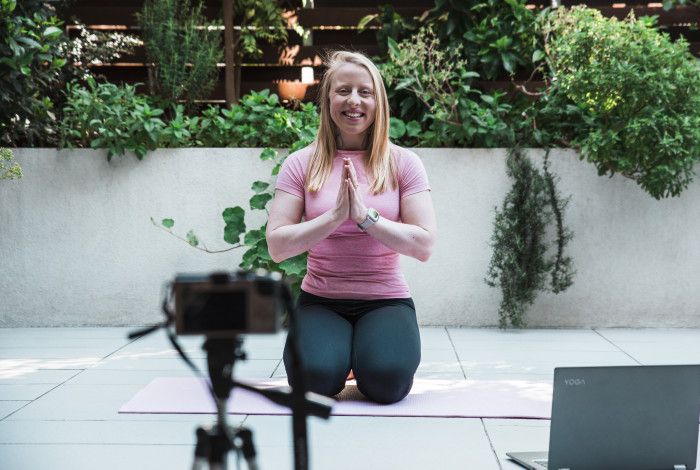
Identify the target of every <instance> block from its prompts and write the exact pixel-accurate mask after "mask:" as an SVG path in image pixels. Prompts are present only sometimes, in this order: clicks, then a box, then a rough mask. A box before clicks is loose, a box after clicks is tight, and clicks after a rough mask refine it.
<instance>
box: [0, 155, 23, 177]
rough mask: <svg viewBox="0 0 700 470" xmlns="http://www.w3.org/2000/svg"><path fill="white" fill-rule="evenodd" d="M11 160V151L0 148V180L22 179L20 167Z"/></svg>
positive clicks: (12, 157)
mask: <svg viewBox="0 0 700 470" xmlns="http://www.w3.org/2000/svg"><path fill="white" fill-rule="evenodd" d="M13 159H14V155H12V150H10V149H7V148H1V147H0V180H13V179H17V178H21V177H22V167H20V166H19V163H17V162H15V161H13ZM6 162H7V163H6Z"/></svg>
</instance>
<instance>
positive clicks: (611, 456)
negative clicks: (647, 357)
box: [548, 365, 700, 470]
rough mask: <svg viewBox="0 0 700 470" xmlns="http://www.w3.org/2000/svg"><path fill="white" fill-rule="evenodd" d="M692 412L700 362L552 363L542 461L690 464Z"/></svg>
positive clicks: (639, 467)
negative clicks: (546, 446)
mask: <svg viewBox="0 0 700 470" xmlns="http://www.w3.org/2000/svg"><path fill="white" fill-rule="evenodd" d="M699 416H700V365H673V366H620V367H560V368H556V369H555V370H554V396H553V399H552V422H551V427H550V438H549V456H548V460H549V462H548V468H549V469H550V470H551V469H555V470H556V469H565V468H566V469H568V468H572V469H576V470H587V469H591V470H593V469H595V470H601V469H612V468H614V469H617V470H644V469H663V468H668V469H673V468H674V466H677V465H685V468H687V469H694V468H695V465H696V463H697V462H696V459H697V446H698V417H699ZM676 468H678V467H676Z"/></svg>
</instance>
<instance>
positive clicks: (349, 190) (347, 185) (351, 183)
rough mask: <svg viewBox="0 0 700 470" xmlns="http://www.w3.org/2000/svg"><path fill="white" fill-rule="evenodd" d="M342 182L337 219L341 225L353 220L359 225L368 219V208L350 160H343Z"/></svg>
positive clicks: (336, 206) (336, 208)
mask: <svg viewBox="0 0 700 470" xmlns="http://www.w3.org/2000/svg"><path fill="white" fill-rule="evenodd" d="M340 181H341V182H340V187H339V188H338V196H337V197H336V200H335V208H334V214H335V218H336V220H337V221H338V222H340V223H342V222H344V221H345V220H347V219H352V220H354V221H355V223H358V224H359V223H361V222H362V221H364V220H365V218H366V217H367V207H366V206H365V204H364V201H363V200H362V193H361V192H360V189H359V183H358V181H357V172H356V171H355V166H354V165H353V163H352V160H351V159H349V158H343V173H342V175H341V178H340Z"/></svg>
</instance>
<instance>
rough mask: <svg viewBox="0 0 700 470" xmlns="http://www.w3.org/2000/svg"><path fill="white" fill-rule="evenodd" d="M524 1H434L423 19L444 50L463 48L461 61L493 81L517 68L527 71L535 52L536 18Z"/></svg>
mask: <svg viewBox="0 0 700 470" xmlns="http://www.w3.org/2000/svg"><path fill="white" fill-rule="evenodd" d="M526 3H527V2H526V1H525V0H482V1H470V2H464V1H460V0H436V2H435V7H434V8H433V9H432V10H431V11H430V14H429V15H428V16H427V17H426V18H425V20H424V21H425V23H426V24H433V25H435V27H436V28H437V33H438V37H439V38H440V40H441V41H442V42H443V43H444V44H445V45H446V47H450V48H455V47H457V46H459V45H461V46H463V48H464V49H463V53H464V54H463V57H464V58H465V59H466V60H467V61H469V64H471V67H472V69H473V70H475V71H476V72H478V73H479V74H480V75H481V76H482V77H484V78H486V79H488V80H493V79H496V78H498V77H500V76H502V75H503V72H506V73H507V74H508V75H512V74H514V73H515V72H516V70H517V69H518V67H523V68H526V69H530V68H531V67H530V65H531V63H532V58H533V54H534V53H535V50H536V49H537V47H536V45H537V42H538V40H537V32H536V16H535V14H534V13H533V12H532V11H531V10H528V9H527V8H526V7H525V5H526Z"/></svg>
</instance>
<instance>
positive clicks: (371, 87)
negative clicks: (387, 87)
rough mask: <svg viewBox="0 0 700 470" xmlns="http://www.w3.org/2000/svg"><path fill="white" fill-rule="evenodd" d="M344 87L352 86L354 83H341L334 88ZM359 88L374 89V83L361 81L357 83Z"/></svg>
mask: <svg viewBox="0 0 700 470" xmlns="http://www.w3.org/2000/svg"><path fill="white" fill-rule="evenodd" d="M343 87H345V88H352V87H353V85H352V83H339V84H338V85H336V86H335V87H334V88H343ZM357 88H367V89H370V90H374V87H373V86H372V85H369V84H367V83H361V84H360V85H357Z"/></svg>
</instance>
